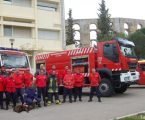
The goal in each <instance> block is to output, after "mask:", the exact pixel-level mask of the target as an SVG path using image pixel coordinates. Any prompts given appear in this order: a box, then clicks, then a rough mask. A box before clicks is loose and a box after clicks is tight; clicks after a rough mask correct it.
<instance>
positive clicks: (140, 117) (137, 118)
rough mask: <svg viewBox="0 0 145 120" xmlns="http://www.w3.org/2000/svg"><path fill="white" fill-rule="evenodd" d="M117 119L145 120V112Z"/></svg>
mask: <svg viewBox="0 0 145 120" xmlns="http://www.w3.org/2000/svg"><path fill="white" fill-rule="evenodd" d="M116 120H145V113H139V114H137V115H134V116H129V117H126V118H121V119H116Z"/></svg>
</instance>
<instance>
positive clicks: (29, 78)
mask: <svg viewBox="0 0 145 120" xmlns="http://www.w3.org/2000/svg"><path fill="white" fill-rule="evenodd" d="M32 83H33V75H32V74H31V73H30V71H29V70H28V71H25V72H24V84H25V88H26V89H27V88H30V87H31V86H32Z"/></svg>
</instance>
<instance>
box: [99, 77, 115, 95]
mask: <svg viewBox="0 0 145 120" xmlns="http://www.w3.org/2000/svg"><path fill="white" fill-rule="evenodd" d="M99 91H100V93H101V96H104V97H109V96H112V95H113V94H114V90H113V87H112V84H111V82H110V81H109V80H108V79H107V78H103V79H102V80H101V83H100V85H99Z"/></svg>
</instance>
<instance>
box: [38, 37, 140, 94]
mask: <svg viewBox="0 0 145 120" xmlns="http://www.w3.org/2000/svg"><path fill="white" fill-rule="evenodd" d="M134 47H135V45H134V43H133V42H131V41H129V40H127V39H122V38H115V39H113V40H109V41H105V42H98V43H97V47H96V48H92V47H88V48H79V49H73V50H65V51H60V52H55V53H48V54H39V55H37V56H36V57H35V59H36V66H37V68H38V66H39V64H41V63H43V64H45V66H46V70H47V71H49V70H51V68H52V65H53V64H55V65H56V69H57V70H58V71H62V70H64V68H65V66H69V68H70V69H71V70H72V72H73V73H75V70H76V69H80V71H81V73H82V74H83V75H84V78H85V81H84V86H88V85H89V75H90V73H91V70H92V68H96V70H98V71H99V73H100V75H101V78H102V80H101V83H100V86H99V90H100V92H101V94H102V96H111V95H113V94H114V93H115V92H116V93H123V92H125V91H126V90H127V88H128V87H129V85H131V84H133V83H136V82H137V80H139V72H137V71H136V69H137V57H136V55H135V52H134Z"/></svg>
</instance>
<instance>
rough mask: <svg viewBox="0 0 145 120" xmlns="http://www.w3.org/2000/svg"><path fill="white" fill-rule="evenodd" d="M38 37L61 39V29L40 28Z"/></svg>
mask: <svg viewBox="0 0 145 120" xmlns="http://www.w3.org/2000/svg"><path fill="white" fill-rule="evenodd" d="M38 38H39V39H42V40H59V31H52V30H46V29H39V30H38Z"/></svg>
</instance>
